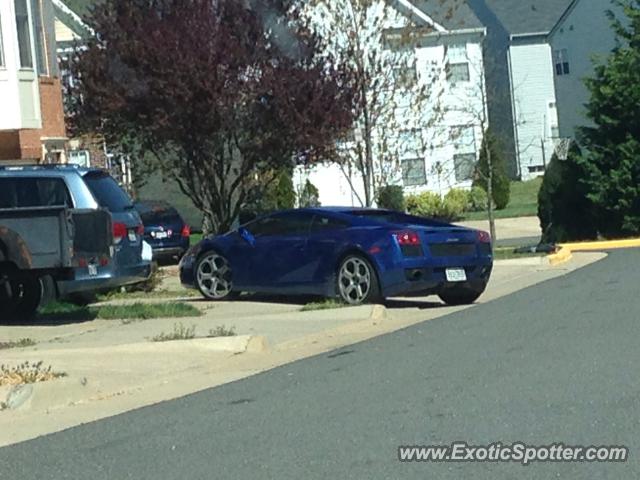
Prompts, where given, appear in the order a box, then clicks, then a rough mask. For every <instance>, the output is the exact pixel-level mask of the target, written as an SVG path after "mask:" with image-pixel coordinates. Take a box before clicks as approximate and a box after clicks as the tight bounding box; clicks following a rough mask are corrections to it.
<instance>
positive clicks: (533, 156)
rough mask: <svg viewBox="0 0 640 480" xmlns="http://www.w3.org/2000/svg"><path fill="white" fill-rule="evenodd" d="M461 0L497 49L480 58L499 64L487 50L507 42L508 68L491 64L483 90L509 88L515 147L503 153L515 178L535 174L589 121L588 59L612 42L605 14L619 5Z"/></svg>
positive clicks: (585, 0)
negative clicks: (492, 69) (496, 72)
mask: <svg viewBox="0 0 640 480" xmlns="http://www.w3.org/2000/svg"><path fill="white" fill-rule="evenodd" d="M468 1H469V2H470V3H471V4H472V5H473V6H474V11H476V12H478V13H479V14H480V17H482V18H483V20H484V23H485V25H486V26H487V27H488V29H489V32H490V33H489V38H490V39H492V40H493V45H494V47H496V48H495V49H494V50H493V51H492V50H488V51H486V52H485V62H487V64H488V63H491V64H494V63H498V64H499V63H500V62H501V61H502V58H499V57H494V55H501V54H502V53H501V51H498V50H499V49H498V48H497V47H499V46H501V45H502V42H505V44H506V52H507V53H506V59H507V62H508V73H503V71H502V70H501V69H498V70H499V75H498V76H497V77H495V78H489V88H490V89H491V88H492V87H493V86H494V84H495V85H498V86H500V85H504V84H506V85H508V86H509V90H510V99H509V103H510V106H511V109H512V114H511V122H512V124H513V127H512V128H513V137H514V139H515V142H513V143H514V145H515V152H507V153H508V156H510V157H511V156H513V158H514V159H515V164H516V165H515V167H516V168H515V175H516V176H517V177H520V178H521V179H523V180H528V179H530V178H533V177H536V176H540V175H542V174H543V173H544V171H545V168H546V165H547V164H548V163H549V161H550V160H551V157H552V155H553V154H554V152H555V151H556V149H557V148H558V147H560V146H563V145H565V146H566V145H567V143H566V141H565V140H567V139H570V138H575V136H576V133H577V127H580V126H582V125H587V124H588V123H589V120H588V119H587V118H586V116H585V113H586V110H585V108H584V104H585V103H586V102H587V101H588V99H589V95H588V91H587V88H586V86H585V84H584V79H585V78H587V77H589V76H591V75H592V74H593V71H594V66H593V56H594V55H596V56H597V55H600V56H606V54H607V53H609V52H610V51H611V49H612V48H613V47H614V46H615V37H614V32H613V30H612V29H611V23H610V20H609V18H608V17H607V14H606V12H607V11H608V10H610V9H611V10H614V11H616V10H617V11H618V12H619V9H618V8H617V6H616V5H615V4H614V3H613V2H612V1H611V0H468ZM501 75H505V76H507V78H501ZM488 77H491V76H490V75H488ZM496 123H497V122H494V125H495V124H496ZM502 128H504V127H502ZM497 133H498V135H500V136H503V137H504V136H507V134H506V132H503V131H498V132H497Z"/></svg>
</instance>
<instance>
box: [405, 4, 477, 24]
mask: <svg viewBox="0 0 640 480" xmlns="http://www.w3.org/2000/svg"><path fill="white" fill-rule="evenodd" d="M410 1H411V3H412V4H413V5H414V6H415V7H416V8H418V9H419V10H420V11H422V12H423V13H424V14H425V15H427V16H429V17H430V18H432V19H433V21H435V22H436V23H438V24H439V25H442V26H443V27H444V28H445V29H447V30H449V31H452V30H466V29H476V28H483V25H482V22H480V20H478V17H476V15H475V14H474V13H473V11H472V10H471V8H469V5H468V4H467V2H466V0H410Z"/></svg>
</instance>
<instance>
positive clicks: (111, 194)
mask: <svg viewBox="0 0 640 480" xmlns="http://www.w3.org/2000/svg"><path fill="white" fill-rule="evenodd" d="M84 181H85V183H86V184H87V186H88V187H89V190H91V193H93V196H94V197H96V200H97V202H98V204H99V205H100V206H101V207H104V208H107V209H108V210H109V211H110V212H112V213H120V212H124V211H126V210H131V209H132V208H133V204H132V203H131V199H130V198H129V196H128V195H127V194H126V193H125V191H124V190H122V188H121V187H120V185H118V183H117V182H116V181H115V180H114V179H113V178H112V177H111V176H110V175H109V174H108V173H103V172H99V173H89V174H87V175H85V176H84Z"/></svg>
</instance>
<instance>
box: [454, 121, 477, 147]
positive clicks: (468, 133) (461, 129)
mask: <svg viewBox="0 0 640 480" xmlns="http://www.w3.org/2000/svg"><path fill="white" fill-rule="evenodd" d="M451 140H452V141H453V144H454V145H455V147H456V150H458V151H461V152H465V153H475V152H476V135H475V132H474V130H473V127H472V126H469V125H458V126H455V127H452V128H451Z"/></svg>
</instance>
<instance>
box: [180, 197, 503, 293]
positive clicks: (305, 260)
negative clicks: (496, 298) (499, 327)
mask: <svg viewBox="0 0 640 480" xmlns="http://www.w3.org/2000/svg"><path fill="white" fill-rule="evenodd" d="M492 266H493V254H492V248H491V237H490V236H489V234H488V233H486V232H484V231H480V230H472V229H469V228H463V227H459V226H455V225H450V224H447V223H442V222H438V221H435V220H431V219H427V218H422V217H416V216H412V215H407V214H405V213H400V212H394V211H390V210H378V209H355V208H347V207H345V208H309V209H299V210H288V211H282V212H277V213H274V214H271V215H267V216H264V217H261V218H258V219H257V220H254V221H252V222H250V223H248V224H246V225H244V226H242V227H240V228H239V229H237V230H235V231H232V232H230V233H227V234H225V235H218V236H210V237H207V238H205V239H203V240H202V241H201V242H200V243H198V244H197V245H195V246H193V247H192V248H191V249H190V250H189V251H188V252H187V253H186V255H185V256H184V257H183V259H182V261H181V263H180V277H181V281H182V283H183V285H185V286H186V287H188V288H196V289H198V290H200V292H201V293H202V295H203V296H204V297H205V298H207V299H209V300H230V299H232V298H234V297H235V296H237V295H238V294H239V293H241V292H255V293H257V292H260V293H275V294H288V295H296V294H305V295H322V296H326V297H334V298H335V297H338V298H340V299H342V301H344V302H346V303H348V304H352V305H359V304H362V303H366V302H375V301H379V300H381V299H383V298H386V297H393V296H402V295H409V294H411V295H425V296H426V295H438V296H439V297H440V298H441V299H442V300H443V301H444V302H445V303H447V304H450V305H461V304H469V303H473V302H475V301H476V300H477V299H478V297H479V296H480V295H481V294H482V293H483V292H484V290H485V288H486V286H487V282H488V281H489V277H490V275H491V269H492Z"/></svg>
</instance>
